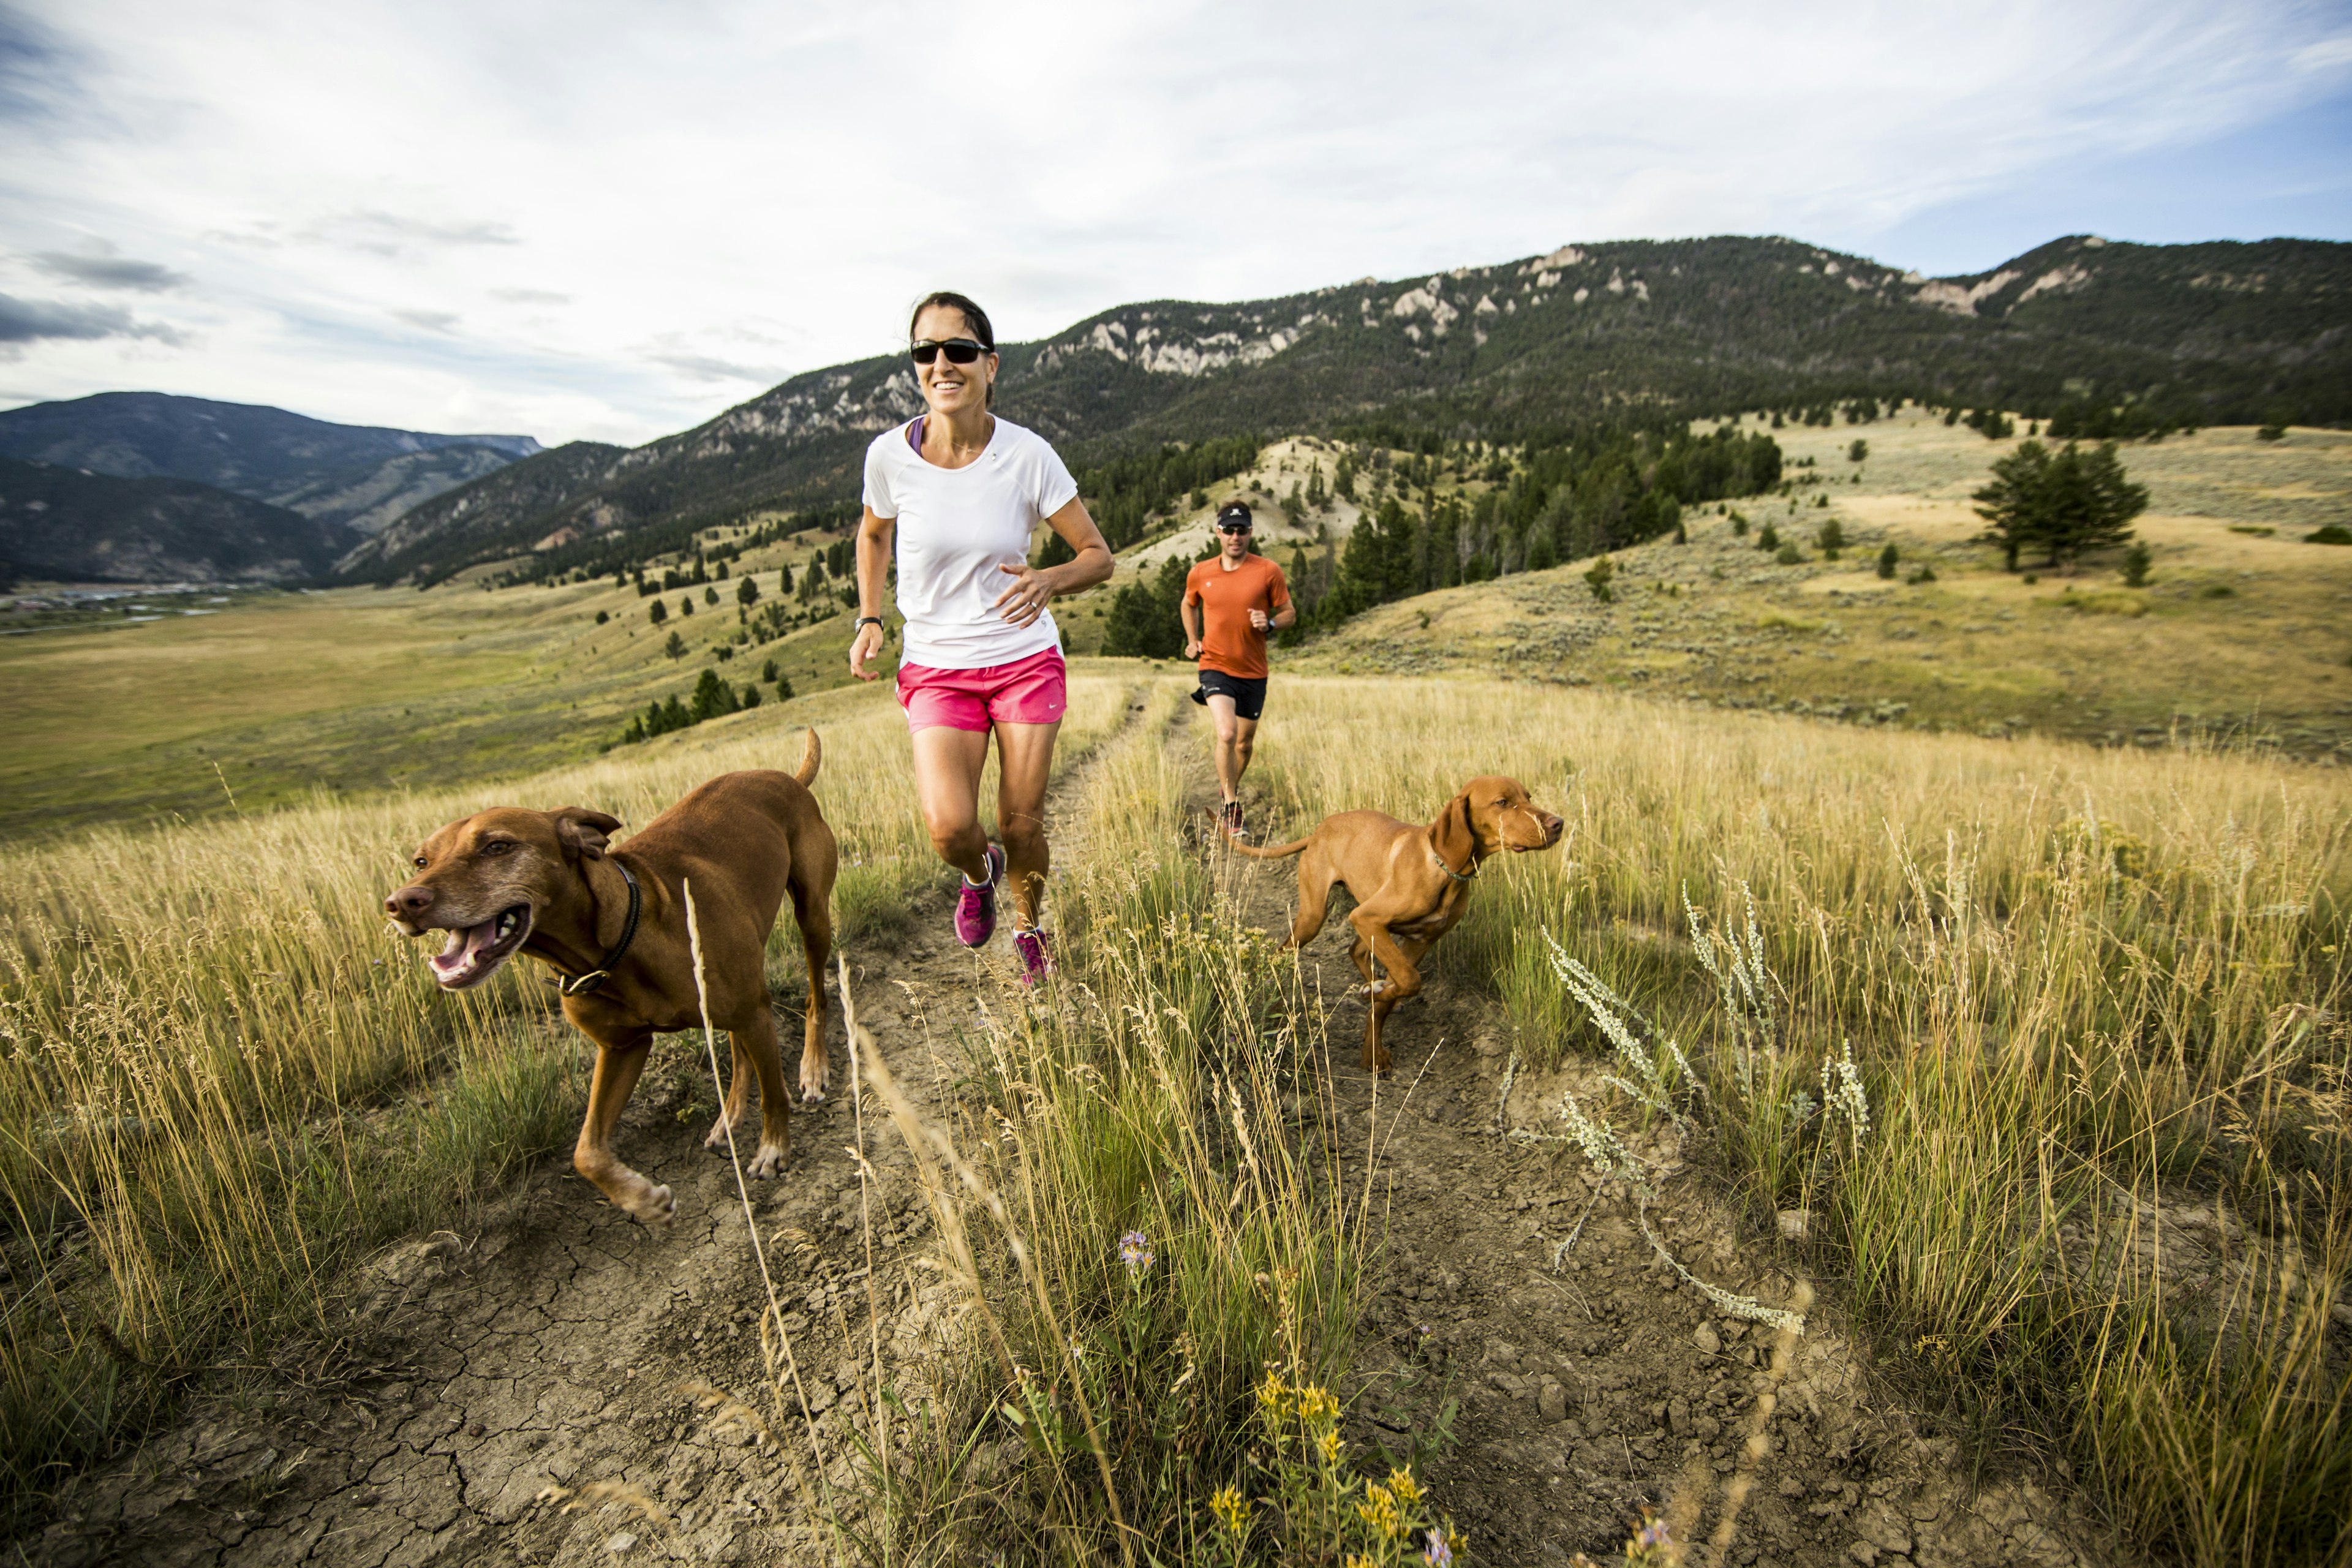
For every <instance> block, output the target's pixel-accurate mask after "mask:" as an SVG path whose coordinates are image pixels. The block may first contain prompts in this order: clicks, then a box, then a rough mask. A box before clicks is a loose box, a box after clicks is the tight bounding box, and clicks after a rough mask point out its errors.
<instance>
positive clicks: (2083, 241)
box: [352, 237, 2352, 576]
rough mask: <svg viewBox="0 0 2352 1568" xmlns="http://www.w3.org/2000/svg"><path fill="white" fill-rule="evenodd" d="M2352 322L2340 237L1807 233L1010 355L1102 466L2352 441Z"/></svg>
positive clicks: (584, 506) (1470, 280) (441, 536)
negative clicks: (1820, 446)
mask: <svg viewBox="0 0 2352 1568" xmlns="http://www.w3.org/2000/svg"><path fill="white" fill-rule="evenodd" d="M2347 326H2352V246H2347V245H2343V244H2338V243H2333V242H2325V241H2314V240H2284V239H2281V240H2264V241H2262V242H2259V243H2253V244H2240V243H2235V242H2215V243H2211V244H2202V245H2189V246H2142V245H2131V244H2124V243H2116V242H2109V241H2105V240H2102V239H2098V238H2096V237H2070V238H2066V239H2061V240H2056V241H2053V242H2052V243H2051V244H2049V245H2046V246H2043V247H2040V248H2039V249H2036V250H2033V251H2031V252H2028V253H2027V254H2026V255H2024V256H2021V257H2019V258H2016V259H2014V260H2012V261H2010V262H2008V263H2005V264H2004V265H2003V266H2001V267H2000V268H1995V269H1994V270H1992V271H1990V272H1988V273H1982V274H1977V275H1972V276H1968V277H1960V278H1948V279H1927V278H1922V277H1920V276H1918V275H1917V274H1916V273H1899V272H1896V271H1895V270H1894V269H1892V268H1887V267H1885V266H1882V265H1880V264H1878V263H1876V262H1874V261H1870V260H1868V259H1866V258H1861V257H1854V256H1847V255H1842V254H1838V253H1834V252H1831V251H1827V250H1824V249H1822V248H1820V247H1814V246H1809V245H1805V244H1802V243H1800V242H1798V241H1794V240H1788V239H1780V238H1767V239H1752V238H1739V237H1718V238H1711V239H1696V240H1665V241H1648V240H1632V241H1623V242H1618V243H1612V244H1606V245H1593V246H1586V247H1579V246H1569V247H1563V248H1561V249H1559V250H1557V251H1554V252H1552V253H1551V254H1550V255H1548V256H1542V257H1535V258H1528V259H1526V260H1522V261H1516V262H1507V263H1502V264H1498V265H1496V266H1491V267H1465V268H1456V269H1454V270H1453V271H1451V272H1446V273H1442V274H1438V275H1435V276H1432V277H1428V278H1423V279H1402V280H1392V281H1389V282H1379V281H1376V280H1373V279H1362V280H1360V281H1359V282H1357V283H1353V284H1348V285H1343V286H1334V287H1330V288H1325V289H1316V290H1314V291H1312V292H1309V293H1304V294H1295V295H1290V296H1287V297H1285V298H1282V299H1276V300H1252V301H1246V302H1243V303H1239V304H1228V305H1203V304H1195V303H1187V302H1180V301H1169V300H1157V301H1151V302H1148V303H1140V304H1135V305H1128V306H1122V307H1120V308H1118V309H1117V310H1108V311H1105V312H1103V313H1101V314H1100V315H1097V316H1094V317H1090V318H1088V319H1087V320H1086V321H1080V322H1078V323H1077V324H1076V326H1073V327H1071V328H1070V329H1068V330H1067V331H1064V332H1061V333H1058V334H1056V335H1055V336H1054V337H1052V338H1049V339H1046V340H1045V341H1044V342H1034V343H1024V344H1009V345H1006V346H1005V348H1004V360H1005V366H1004V379H1003V383H1002V393H1001V397H1000V407H1001V408H1002V409H1003V412H1004V413H1005V414H1006V415H1007V416H1009V417H1011V418H1013V419H1014V420H1017V421H1019V422H1021V423H1023V424H1026V425H1031V426H1035V427H1037V428H1038V429H1040V430H1042V431H1043V432H1045V434H1046V435H1047V436H1048V437H1050V438H1052V439H1053V440H1054V441H1055V442H1056V443H1057V444H1059V445H1061V446H1063V447H1065V448H1066V450H1069V451H1071V452H1072V453H1073V454H1074V455H1076V456H1078V457H1080V458H1085V457H1096V458H1100V457H1106V456H1108V455H1110V454H1112V453H1115V452H1117V451H1121V450H1130V449H1135V448H1139V447H1145V446H1149V445H1153V444H1156V443H1159V442H1161V441H1165V440H1196V439H1200V438H1203V437H1213V436H1219V435H1225V434H1231V433H1234V432H1238V431H1249V430H1255V431H1277V430H1328V429H1335V428H1340V427H1344V426H1351V425H1353V426H1370V425H1381V426H1391V427H1419V428H1432V427H1435V428H1439V429H1442V430H1444V431H1446V432H1447V433H1449V434H1454V435H1459V436H1476V437H1485V438H1487V439H1501V440H1512V439H1517V438H1521V437H1524V436H1525V435H1527V434H1528V433H1530V432H1539V431H1550V430H1556V429H1558V428H1559V427H1560V426H1565V425H1568V424H1570V423H1574V422H1578V421H1582V420H1587V419H1590V418H1591V417H1592V416H1599V415H1606V414H1611V413H1625V412H1629V411H1630V412H1636V413H1647V414H1654V415H1665V414H1669V413H1675V414H1690V415H1699V414H1708V413H1720V412H1725V411H1730V410H1737V409H1742V408H1748V409H1754V408H1764V407H1774V408H1781V407H1785V408H1791V409H1793V408H1798V407H1802V406H1808V405H1817V404H1819V403H1821V402H1823V401H1829V400H1835V399H1842V398H1846V397H1852V396H1860V395H1902V396H1906V397H1915V398H1922V399H1926V400H1928V401H1930V402H1934V403H1937V404H1944V405H1968V406H1977V405H2000V406H2005V407H2010V408H2015V409H2021V410H2024V411H2027V412H2029V413H2047V412H2052V411H2054V410H2055V409H2056V408H2058V407H2059V406H2061V405H2065V404H2068V403H2070V402H2071V403H2074V404H2078V405H2096V406H2102V407H2105V406H2113V405H2119V404H2124V403H2145V404H2147V405H2152V406H2155V407H2158V408H2160V409H2162V410H2165V411H2166V412H2167V414H2168V416H2170V417H2172V418H2174V419H2177V420H2179V421H2185V422H2188V423H2194V424H2212V423H2220V422H2252V421H2254V420H2258V419H2275V418H2293V419H2297V420H2301V421H2305V422H2325V421H2337V420H2343V419H2347V418H2352V338H2348V337H2347ZM918 408H919V401H918V398H917V395H916V392H915V384H914V380H913V377H912V375H911V374H910V373H909V371H908V367H907V365H906V363H905V362H904V361H903V360H901V359H899V358H897V357H885V358H877V359H870V360H865V361H860V362H857V363H851V364H845V365H836V366H833V367H831V368H828V369H824V370H819V371H812V372H809V373H807V374H803V375H799V376H795V377H793V378H792V379H791V380H789V381H787V382H785V383H783V384H782V385H779V386H777V387H775V388H773V389H772V390H770V391H769V392H767V393H764V394H762V395H761V396H759V397H756V398H753V399H752V400H751V401H750V402H748V403H745V404H742V405H740V406H738V407H735V408H732V409H730V410H729V411H727V412H726V413H725V414H722V415H720V416H719V417H718V418H716V419H713V420H711V421H710V422H709V423H708V424H706V425H703V426H699V427H698V428H696V429H693V430H689V431H686V432H684V433H682V434H680V435H677V436H672V437H665V438H663V439H661V440H658V441H655V442H652V443H649V444H648V445H646V446H645V447H638V448H636V449H635V450H633V451H630V452H627V453H625V454H623V455H621V456H619V457H618V458H616V459H614V461H613V462H612V463H611V464H610V466H609V468H606V469H605V470H604V471H603V472H601V473H595V474H593V475H592V474H591V472H590V467H589V466H587V465H583V466H582V468H581V472H582V474H583V480H582V482H581V484H580V485H579V487H578V488H577V489H574V490H572V492H571V493H568V494H565V495H562V497H561V498H560V499H556V500H547V498H546V494H545V491H544V490H543V489H540V488H536V487H535V488H534V489H532V491H531V493H530V494H529V495H528V496H524V497H518V498H515V500H514V501H513V502H512V503H509V501H507V500H496V501H494V500H489V499H488V498H487V496H486V497H485V499H483V500H479V501H478V502H476V503H473V504H470V505H468V506H467V509H466V510H464V511H463V512H462V514H461V513H458V512H456V511H444V512H440V513H434V514H430V515H427V516H418V517H415V520H414V521H415V526H414V527H406V528H404V540H405V541H406V542H405V543H404V546H403V547H402V548H401V549H400V550H398V551H397V552H392V551H387V552H378V553H376V554H374V555H372V556H369V557H367V558H365V559H361V560H355V561H354V563H352V568H353V570H354V571H355V572H356V573H358V574H362V575H368V576H380V575H384V574H387V572H389V573H390V574H398V573H399V572H404V571H408V572H414V571H425V572H426V573H427V574H432V573H437V572H446V570H449V569H451V568H453V567H454V566H455V565H456V564H459V563H463V562H465V561H467V560H478V559H484V558H488V556H490V555H494V554H496V553H498V552H500V551H505V552H512V551H513V550H514V549H515V548H516V547H517V546H518V545H530V544H545V542H548V541H555V543H554V544H550V545H546V546H545V547H546V548H547V549H548V550H549V552H551V553H550V557H549V562H548V563H549V564H550V565H551V566H554V565H557V564H560V563H562V561H563V560H564V559H565V558H566V557H565V556H564V554H563V552H562V543H564V542H571V541H578V540H583V539H587V538H590V537H592V536H593V535H595V534H598V533H600V532H607V531H614V530H621V529H630V528H636V527H641V526H645V525H647V524H652V523H656V522H672V523H675V522H677V521H680V520H688V519H698V518H709V519H710V520H712V521H719V520H721V519H724V518H727V517H730V516H740V515H741V514H742V513H743V512H744V511H746V510H750V509H752V508H755V507H763V506H771V507H772V506H779V505H783V506H801V505H808V504H813V503H817V502H837V501H839V500H842V499H844V498H845V497H848V496H851V495H853V494H854V493H855V491H856V484H857V465H858V457H859V454H860V452H861V451H862V449H863V447H865V444H866V441H867V440H869V439H870V438H871V437H872V435H873V433H874V432H875V431H877V430H879V429H881V428H883V427H885V426H887V425H888V424H890V423H892V422H893V421H896V420H898V419H902V418H905V417H908V416H911V415H912V414H913V413H915V412H916V411H917V410H918ZM496 479H497V476H494V477H493V479H491V480H488V481H482V482H481V483H482V484H484V485H489V484H494V483H495V482H496ZM529 507H536V508H537V509H538V510H524V509H525V508H529ZM404 521H407V520H404ZM395 555H396V558H397V566H396V567H395V566H394V560H395Z"/></svg>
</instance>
